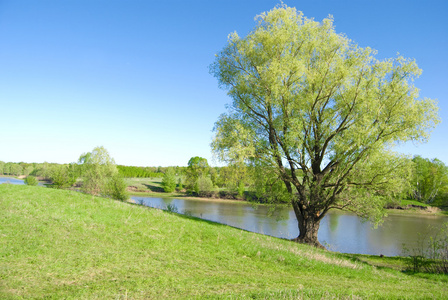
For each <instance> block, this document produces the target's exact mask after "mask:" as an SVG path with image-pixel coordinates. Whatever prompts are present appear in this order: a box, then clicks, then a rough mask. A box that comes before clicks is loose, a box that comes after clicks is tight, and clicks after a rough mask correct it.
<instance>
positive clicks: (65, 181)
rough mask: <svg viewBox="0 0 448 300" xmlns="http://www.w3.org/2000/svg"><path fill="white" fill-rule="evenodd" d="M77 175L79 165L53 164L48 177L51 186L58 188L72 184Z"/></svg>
mask: <svg viewBox="0 0 448 300" xmlns="http://www.w3.org/2000/svg"><path fill="white" fill-rule="evenodd" d="M78 176H79V167H78V166H77V165H76V164H70V165H59V166H53V167H52V169H51V171H50V172H49V177H50V179H51V181H52V182H53V187H55V188H58V189H63V188H69V187H71V186H73V184H74V183H75V182H76V180H77V179H78Z"/></svg>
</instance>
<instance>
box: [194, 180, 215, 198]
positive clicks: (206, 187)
mask: <svg viewBox="0 0 448 300" xmlns="http://www.w3.org/2000/svg"><path fill="white" fill-rule="evenodd" d="M194 191H195V192H196V194H198V195H199V196H202V197H207V196H212V195H213V194H214V193H215V187H214V186H213V182H212V180H211V179H210V177H206V176H201V177H199V178H198V179H197V180H196V184H195V186H194Z"/></svg>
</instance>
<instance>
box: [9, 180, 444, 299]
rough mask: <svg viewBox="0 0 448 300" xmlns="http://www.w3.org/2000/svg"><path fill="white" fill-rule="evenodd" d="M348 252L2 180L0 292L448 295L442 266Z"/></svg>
mask: <svg viewBox="0 0 448 300" xmlns="http://www.w3.org/2000/svg"><path fill="white" fill-rule="evenodd" d="M345 257H347V256H346V255H343V254H335V253H330V252H324V251H320V250H317V249H313V248H310V247H308V246H304V245H298V244H295V243H292V242H289V241H285V240H280V239H276V238H272V237H268V236H263V235H259V234H255V233H250V232H245V231H242V230H238V229H235V228H231V227H228V226H224V225H219V224H215V223H211V222H207V221H202V220H197V219H191V218H187V217H183V216H179V215H175V214H170V213H167V212H164V211H161V210H156V209H150V208H146V207H141V206H137V205H131V204H128V203H122V202H116V201H112V200H109V199H103V198H97V197H92V196H88V195H83V194H81V193H76V192H71V191H61V190H53V189H45V188H41V187H29V186H15V185H0V298H2V299H5V298H6V299H8V298H19V297H25V298H44V297H53V298H61V297H64V298H76V299H80V298H86V299H92V298H130V299H139V298H145V299H147V298H195V297H199V298H203V297H211V298H214V297H217V298H219V297H224V298H225V297H230V298H297V297H303V298H322V297H323V298H332V297H335V298H351V297H352V296H359V297H361V298H389V299H390V298H422V297H428V298H433V297H435V298H439V299H440V298H443V297H446V295H448V284H447V282H448V277H447V276H446V275H419V274H416V275H409V274H405V273H401V272H399V271H395V270H392V269H389V268H376V267H372V266H370V265H368V264H366V263H363V262H360V261H356V260H350V259H347V258H345ZM355 298H356V297H355Z"/></svg>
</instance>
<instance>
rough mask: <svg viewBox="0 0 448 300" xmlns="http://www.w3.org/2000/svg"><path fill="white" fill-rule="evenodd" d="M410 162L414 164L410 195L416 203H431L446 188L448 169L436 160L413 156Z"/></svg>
mask: <svg viewBox="0 0 448 300" xmlns="http://www.w3.org/2000/svg"><path fill="white" fill-rule="evenodd" d="M412 161H413V162H414V164H415V172H414V177H413V180H412V185H413V193H412V195H413V197H414V199H416V200H418V201H421V202H425V203H432V202H433V201H434V199H435V198H436V197H437V196H438V195H440V194H441V193H440V192H441V191H443V190H444V189H445V188H446V187H447V186H448V167H447V166H445V164H444V163H443V162H442V161H440V160H438V159H437V158H435V159H433V160H429V159H427V158H422V157H420V156H415V157H414V158H413V159H412Z"/></svg>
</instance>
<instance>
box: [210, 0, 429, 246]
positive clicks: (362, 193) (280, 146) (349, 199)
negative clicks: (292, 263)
mask: <svg viewBox="0 0 448 300" xmlns="http://www.w3.org/2000/svg"><path fill="white" fill-rule="evenodd" d="M375 54H376V53H375V51H374V50H372V49H371V48H361V47H359V46H357V45H356V44H355V43H353V42H352V41H351V40H349V39H348V38H347V37H345V36H344V35H342V34H337V33H336V32H335V30H334V27H333V20H332V18H331V17H329V18H327V19H324V20H323V21H322V22H320V23H319V22H316V21H313V20H312V19H308V18H306V17H304V16H303V15H302V13H301V12H297V11H296V10H295V9H294V8H290V7H287V6H285V5H281V6H278V7H276V8H274V9H273V10H271V11H269V12H267V13H263V14H261V15H259V16H258V25H257V26H256V27H255V28H254V29H253V30H252V31H251V32H250V33H249V34H248V35H247V36H246V37H244V38H241V37H239V36H238V34H237V33H232V34H231V35H230V36H229V39H228V44H227V46H226V47H225V48H224V49H223V50H222V51H221V52H220V53H219V54H218V55H217V56H216V60H215V62H214V63H213V64H212V65H211V73H212V74H213V75H214V76H215V77H216V78H217V79H218V81H219V84H220V86H221V87H223V88H225V89H227V90H228V95H229V96H230V97H231V98H232V99H233V103H232V105H231V106H230V107H229V112H228V113H227V114H223V115H221V117H220V118H219V120H218V121H217V122H216V124H215V129H214V130H215V138H214V140H213V142H212V147H213V149H214V151H215V153H217V155H218V157H219V158H221V159H222V160H227V161H238V160H245V161H256V162H257V164H261V165H264V166H266V167H269V168H275V171H276V172H277V176H278V177H279V178H280V180H282V181H283V183H284V185H285V187H286V191H287V193H288V195H289V198H290V201H291V204H292V206H293V208H294V212H295V215H296V217H297V221H298V227H299V231H300V234H299V236H298V237H297V238H296V239H295V240H296V241H298V242H303V243H308V244H313V245H315V246H319V247H321V245H320V243H319V242H318V240H317V231H318V229H319V223H320V221H321V220H322V218H323V217H324V216H325V214H326V213H327V212H328V211H329V210H330V209H332V208H338V209H347V210H351V211H354V212H356V213H358V214H359V215H361V216H363V217H366V218H372V219H373V220H375V221H378V220H380V219H381V216H382V206H383V204H384V201H385V200H386V199H387V198H388V197H390V196H391V195H393V194H394V193H395V194H396V193H398V192H400V189H401V188H402V187H403V185H404V184H405V182H406V181H405V180H401V179H402V178H406V177H407V176H409V175H410V172H409V170H410V169H411V167H410V166H409V159H404V158H403V157H401V156H399V155H397V154H396V153H394V152H392V151H391V150H392V147H393V146H394V145H395V144H397V143H400V142H406V141H410V140H412V141H425V140H426V139H427V138H428V137H429V130H430V129H431V128H433V127H434V126H435V124H436V123H437V122H438V116H437V110H438V109H437V105H436V103H435V101H433V100H430V99H418V97H419V96H418V90H417V89H416V88H415V87H414V86H413V80H414V78H416V77H418V75H419V74H420V72H421V71H420V69H418V67H417V65H416V63H415V61H414V60H410V59H405V58H403V57H401V56H399V57H396V58H394V59H386V60H378V59H376V58H375Z"/></svg>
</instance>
